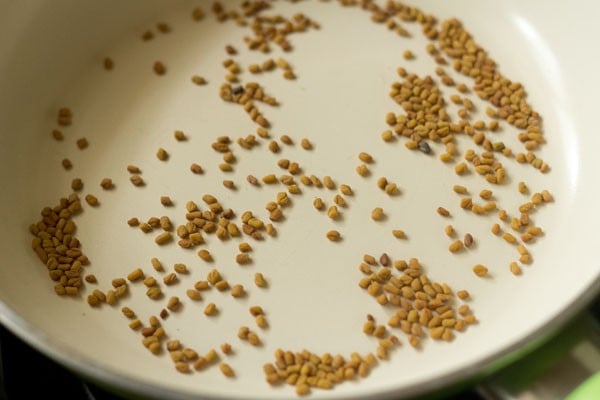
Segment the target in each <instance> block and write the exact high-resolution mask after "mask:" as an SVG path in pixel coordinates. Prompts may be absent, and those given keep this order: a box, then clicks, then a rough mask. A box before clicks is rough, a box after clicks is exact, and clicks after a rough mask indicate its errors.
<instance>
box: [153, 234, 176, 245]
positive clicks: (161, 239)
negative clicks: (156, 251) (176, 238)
mask: <svg viewBox="0 0 600 400" xmlns="http://www.w3.org/2000/svg"><path fill="white" fill-rule="evenodd" d="M172 239H173V235H171V232H163V233H161V234H159V235H158V236H156V237H155V238H154V242H156V244H158V245H164V244H167V243H169V242H170V241H171V240H172Z"/></svg>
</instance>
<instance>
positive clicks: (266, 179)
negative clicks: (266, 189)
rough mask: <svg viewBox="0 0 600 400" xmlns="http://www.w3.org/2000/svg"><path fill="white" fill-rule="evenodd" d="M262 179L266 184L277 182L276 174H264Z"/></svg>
mask: <svg viewBox="0 0 600 400" xmlns="http://www.w3.org/2000/svg"><path fill="white" fill-rule="evenodd" d="M262 181H263V182H264V183H266V184H272V183H277V176H276V175H275V174H269V175H265V176H263V178H262Z"/></svg>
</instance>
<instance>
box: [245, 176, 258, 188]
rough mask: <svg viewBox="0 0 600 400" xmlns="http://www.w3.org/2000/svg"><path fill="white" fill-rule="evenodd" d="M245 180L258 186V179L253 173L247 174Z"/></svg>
mask: <svg viewBox="0 0 600 400" xmlns="http://www.w3.org/2000/svg"><path fill="white" fill-rule="evenodd" d="M246 180H247V181H248V183H249V184H251V185H254V186H258V185H259V182H258V179H257V178H256V177H255V176H254V175H248V176H247V177H246Z"/></svg>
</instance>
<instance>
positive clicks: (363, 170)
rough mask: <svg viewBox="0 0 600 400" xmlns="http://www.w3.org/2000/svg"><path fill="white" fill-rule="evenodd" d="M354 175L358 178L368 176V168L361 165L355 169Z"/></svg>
mask: <svg viewBox="0 0 600 400" xmlns="http://www.w3.org/2000/svg"><path fill="white" fill-rule="evenodd" d="M356 173H357V174H359V175H360V176H367V175H369V167H367V165H366V164H361V165H359V166H358V167H356Z"/></svg>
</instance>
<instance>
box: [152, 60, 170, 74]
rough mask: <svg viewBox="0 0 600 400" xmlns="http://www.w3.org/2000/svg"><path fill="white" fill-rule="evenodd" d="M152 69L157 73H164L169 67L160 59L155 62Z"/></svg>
mask: <svg viewBox="0 0 600 400" xmlns="http://www.w3.org/2000/svg"><path fill="white" fill-rule="evenodd" d="M152 69H153V70H154V72H155V73H156V75H164V74H165V73H166V72H167V68H166V67H165V65H164V64H163V63H162V62H160V61H156V62H154V64H153V65H152Z"/></svg>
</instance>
